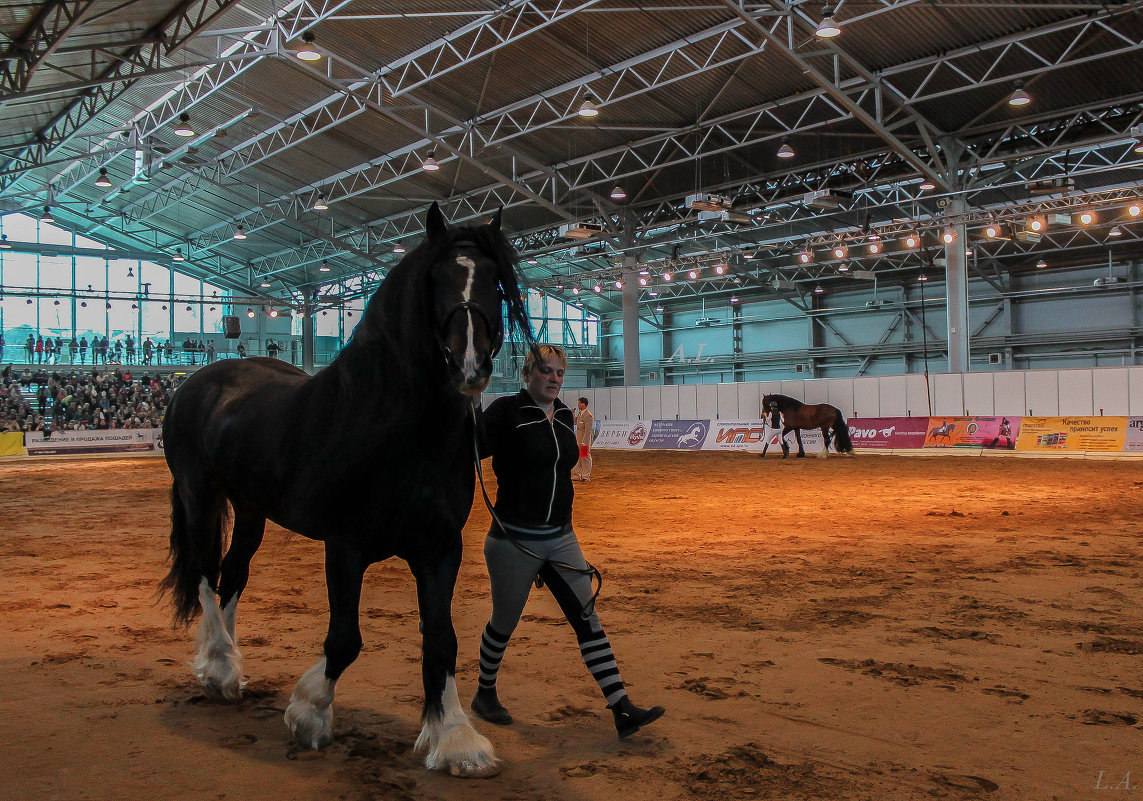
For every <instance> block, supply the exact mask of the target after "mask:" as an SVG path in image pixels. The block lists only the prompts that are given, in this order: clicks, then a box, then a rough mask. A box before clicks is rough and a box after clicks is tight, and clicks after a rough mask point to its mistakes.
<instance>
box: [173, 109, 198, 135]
mask: <svg viewBox="0 0 1143 801" xmlns="http://www.w3.org/2000/svg"><path fill="white" fill-rule="evenodd" d="M175 136H182V137H191V136H194V128H192V127H191V125H190V115H189V114H187V113H186V112H185V111H184V112H183V113H182V114H180V115H179V124H178V125H177V126H175Z"/></svg>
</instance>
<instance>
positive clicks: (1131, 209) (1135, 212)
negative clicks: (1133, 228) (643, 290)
mask: <svg viewBox="0 0 1143 801" xmlns="http://www.w3.org/2000/svg"><path fill="white" fill-rule="evenodd" d="M1140 212H1143V207H1140V205H1139V204H1138V203H1132V204H1131V205H1130V206H1128V207H1127V216H1128V217H1138V216H1139V214H1140Z"/></svg>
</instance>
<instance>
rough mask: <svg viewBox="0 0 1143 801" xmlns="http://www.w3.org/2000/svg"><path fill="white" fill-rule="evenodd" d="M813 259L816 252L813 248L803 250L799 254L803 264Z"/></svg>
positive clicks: (799, 259)
mask: <svg viewBox="0 0 1143 801" xmlns="http://www.w3.org/2000/svg"><path fill="white" fill-rule="evenodd" d="M813 260H814V253H813V251H812V250H803V251H802V252H801V253H799V254H798V261H800V262H801V263H802V264H809V263H810V262H811V261H813Z"/></svg>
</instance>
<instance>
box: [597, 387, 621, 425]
mask: <svg viewBox="0 0 1143 801" xmlns="http://www.w3.org/2000/svg"><path fill="white" fill-rule="evenodd" d="M593 403H594V405H595V412H593V414H595V419H597V420H615V419H616V418H615V416H614V415H612V414H611V390H610V389H609V388H607V387H600V388H599V389H597V390H595V398H594V400H593Z"/></svg>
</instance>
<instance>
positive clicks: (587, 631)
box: [480, 531, 627, 706]
mask: <svg viewBox="0 0 1143 801" xmlns="http://www.w3.org/2000/svg"><path fill="white" fill-rule="evenodd" d="M521 544H523V545H524V546H525V547H526V548H528V550H530V551H532V552H533V553H535V554H537V555H538V556H541V557H543V559H544V560H545V561H540V560H538V559H535V558H533V557H531V556H528V555H527V554H525V553H523V552H522V551H520V550H519V549H517V548H516V546H515V545H513V544H512V543H511V542H510V541H508V540H507V539H502V538H500V537H494V536H492V535H491V534H489V535H488V537H486V538H485V540H484V559H485V562H486V563H487V565H488V575H489V578H490V579H491V582H492V618H491V619H490V620H489V621H488V625H487V626H485V627H484V635H483V636H482V637H481V639H480V686H481V687H482V688H492V687H495V686H496V674H497V672H498V671H499V669H500V662H501V660H502V659H503V658H504V651H505V649H506V648H507V647H508V640H509V639H510V638H511V636H512V632H513V631H515V630H516V624H517V623H519V622H520V615H521V613H522V612H523V611H524V604H525V603H527V601H528V594H529V593H530V591H531V589H532V584H533V582H534V581H535V579H536V576H537V575H539V576H540V577H542V578H543V579H544V583H545V584H546V585H547V587H548V589H549V590H551V593H552V595H553V597H555V599H556V602H557V603H558V604H559V605H560V609H561V610H563V613H564V617H566V618H567V620H568V623H570V624H571V627H572V629H573V630H574V631H575V636H576V640H577V641H578V642H579V650H580V654H581V655H582V656H583V661H584V664H585V665H587V669H588V670H589V671H591V675H592V678H594V679H595V681H596V683H597V684H598V685H599V690H600V692H602V693H603V697H604V698H605V699H606V701H607V705H608V706H611V705H613V704H615V703H616V702H618V701H619V700H620V699H621V698H623V697H624V696H625V695H627V690H625V689H624V687H623V679H622V678H620V676H619V667H618V666H617V665H616V664H615V655H614V654H613V653H612V651H611V643H610V642H609V641H608V639H607V635H606V634H604V633H603V627H602V626H600V624H599V618H598V617H597V616H596V614H595V613H594V612H593V613H592V614H591V615H590V616H589V617H588V618H587V619H586V620H585V619H584V617H583V609H584V605H585V604H586V603H587V602H588V601H589V600H590V599H591V576H590V575H588V574H584V573H575V572H572V571H569V570H567V569H566V568H557V567H554V566H553V565H552V564H551V562H553V561H556V562H564V563H566V564H569V565H575V566H576V567H583V568H585V569H586V568H587V560H585V559H584V558H583V552H582V551H581V550H580V548H579V541H578V540H577V539H576V536H575V532H571V531H569V532H568V533H567V534H563V535H561V536H558V537H556V538H554V539H550V540H522V541H521Z"/></svg>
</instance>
